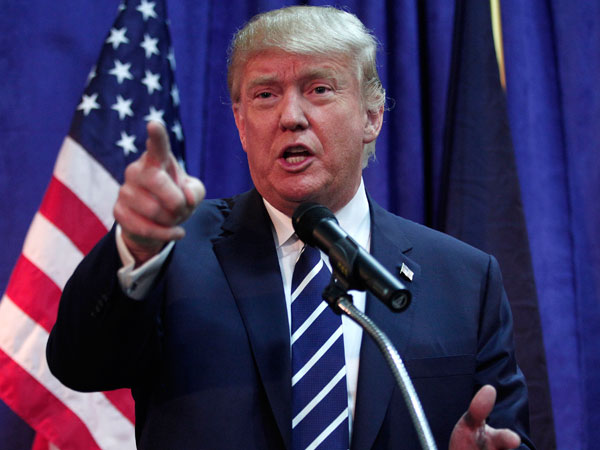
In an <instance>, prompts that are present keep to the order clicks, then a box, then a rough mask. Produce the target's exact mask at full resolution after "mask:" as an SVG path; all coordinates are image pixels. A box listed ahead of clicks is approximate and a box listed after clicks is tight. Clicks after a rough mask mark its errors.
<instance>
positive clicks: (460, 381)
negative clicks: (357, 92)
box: [47, 190, 533, 450]
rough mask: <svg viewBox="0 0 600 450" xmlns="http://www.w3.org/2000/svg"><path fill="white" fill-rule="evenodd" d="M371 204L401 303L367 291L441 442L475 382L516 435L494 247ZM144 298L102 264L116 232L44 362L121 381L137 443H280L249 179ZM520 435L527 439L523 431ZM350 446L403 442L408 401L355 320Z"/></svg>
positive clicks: (519, 406) (259, 227) (514, 378)
mask: <svg viewBox="0 0 600 450" xmlns="http://www.w3.org/2000/svg"><path fill="white" fill-rule="evenodd" d="M370 205H371V222H372V230H371V253H372V254H373V255H374V256H375V257H376V258H377V259H378V260H379V261H380V262H381V263H382V264H383V265H384V266H385V267H386V268H387V269H388V270H389V271H390V272H392V273H393V274H396V275H398V274H399V269H400V267H401V266H402V264H403V263H404V264H406V265H407V266H408V267H409V268H410V269H411V270H412V271H413V272H414V277H413V279H412V281H407V280H405V282H406V283H407V284H408V285H409V287H410V289H411V291H412V294H413V300H412V303H411V305H410V307H409V308H408V309H407V310H406V311H404V312H402V313H399V314H395V313H392V312H391V311H389V310H388V309H387V308H386V307H385V306H384V305H383V304H381V303H380V302H379V301H378V300H376V299H375V298H373V297H371V296H370V295H369V296H368V297H367V304H366V313H367V314H368V315H369V316H370V317H371V318H372V319H373V320H374V321H375V323H377V324H378V325H379V326H380V327H381V328H382V329H383V331H384V332H385V333H387V335H388V336H389V337H390V338H391V339H392V341H393V342H394V343H395V346H396V348H397V349H398V351H399V352H400V354H401V356H402V357H403V359H404V362H405V364H406V367H407V370H408V372H409V374H410V375H411V377H412V379H413V383H414V385H415V388H416V391H417V393H418V395H419V397H420V399H421V402H422V404H423V408H424V411H425V413H426V415H427V417H428V420H429V424H430V426H431V429H432V431H433V434H434V437H435V439H436V442H437V444H438V446H439V448H440V449H443V448H447V447H448V440H449V437H450V433H451V431H452V428H453V426H454V424H455V423H456V422H457V421H458V419H459V417H460V416H461V415H462V414H463V413H464V411H466V409H467V407H468V405H469V402H470V400H471V398H472V396H473V395H474V393H475V392H476V390H477V389H478V388H479V387H480V386H482V385H484V384H486V383H490V384H492V385H494V386H495V387H496V388H497V390H498V401H497V404H496V407H495V408H494V411H493V412H492V414H491V416H490V418H489V423H490V424H491V425H492V426H495V427H509V428H512V429H513V430H515V431H517V432H518V433H519V434H520V435H521V436H522V437H523V438H524V439H525V442H527V443H528V442H529V441H528V438H527V433H528V431H527V430H528V425H527V423H528V412H527V393H526V387H525V382H524V379H523V376H522V374H521V372H520V370H519V369H518V367H517V365H516V362H515V357H514V351H513V342H512V319H511V313H510V308H509V305H508V302H507V299H506V295H505V293H504V289H503V287H502V281H501V276H500V271H499V268H498V265H497V263H496V261H495V260H494V258H493V257H491V256H489V255H486V254H484V253H482V252H480V251H478V250H475V249H473V248H472V247H469V246H467V245H466V244H463V243H461V242H459V241H457V240H455V239H453V238H450V237H448V236H446V235H443V234H441V233H438V232H435V231H432V230H430V229H427V228H425V227H423V226H420V225H417V224H415V223H412V222H410V221H407V220H405V219H402V218H400V217H397V216H394V215H393V214H390V213H389V212H387V211H385V210H383V209H382V208H381V207H379V206H378V205H377V204H375V203H374V202H372V201H370ZM185 226H186V231H187V235H186V237H185V238H184V239H183V240H182V241H180V242H178V243H177V244H176V245H175V248H174V250H173V252H172V253H171V255H170V257H169V260H168V262H167V263H166V264H165V266H164V267H163V270H162V272H161V274H160V276H159V277H158V280H157V282H156V284H155V286H154V288H153V289H152V291H151V292H150V294H148V296H147V298H145V299H144V300H143V301H135V300H132V299H130V298H128V297H127V296H125V295H124V294H123V293H122V291H121V289H120V287H119V285H118V281H117V278H116V271H117V268H118V267H119V266H120V264H121V263H120V259H119V256H118V253H117V250H116V245H115V239H114V232H111V233H109V234H108V235H107V236H106V237H105V238H104V239H103V240H102V241H101V242H100V243H99V244H98V245H97V246H96V247H95V249H94V250H93V251H92V252H91V253H90V254H89V255H88V256H87V257H86V258H85V259H84V260H83V262H82V263H81V264H80V266H79V267H78V269H77V270H76V271H75V273H74V275H73V276H72V278H71V280H70V281H69V282H68V284H67V286H66V287H65V289H64V292H63V297H62V299H61V304H60V308H59V313H58V319H57V322H56V325H55V327H54V328H53V330H52V332H51V335H50V338H49V341H48V347H47V356H48V362H49V365H50V368H51V370H52V372H53V373H54V374H55V375H56V376H57V377H58V378H59V379H60V380H61V381H62V382H63V383H64V384H66V385H67V386H69V387H71V388H73V389H78V390H83V391H92V390H109V389H115V388H122V387H130V388H131V389H132V393H133V396H134V398H135V402H136V434H137V442H138V447H139V448H141V449H161V450H164V449H257V450H267V449H289V448H290V442H291V422H292V417H291V395H292V394H291V381H290V380H291V363H290V337H289V328H288V319H287V312H286V307H285V302H284V294H283V286H282V281H281V274H280V269H279V264H278V260H277V254H276V249H275V245H274V242H273V235H272V230H271V224H270V219H269V216H268V214H267V212H266V210H265V208H264V205H263V202H262V199H261V197H260V196H259V195H258V193H257V192H256V191H255V190H252V191H250V192H248V193H245V194H242V195H240V196H237V197H235V198H233V199H226V200H210V201H204V202H203V203H202V204H201V205H200V207H199V208H198V210H197V211H196V212H195V213H194V215H193V216H192V218H190V220H188V221H187V222H186V225H185ZM528 445H529V446H530V447H531V448H533V446H532V445H531V444H530V443H529V444H528ZM351 448H352V449H354V450H363V449H417V448H419V442H418V440H417V436H416V433H415V432H414V429H413V425H412V422H411V420H410V416H409V413H408V410H407V408H406V406H405V404H404V401H403V399H402V396H401V393H400V391H399V389H398V387H397V386H396V385H395V382H394V378H393V376H392V374H391V372H390V370H389V369H388V367H387V366H386V363H385V360H384V359H383V357H382V356H381V355H380V353H379V350H378V349H377V348H376V346H375V344H374V343H373V342H372V341H371V339H370V337H369V336H367V335H366V334H364V336H363V341H362V346H361V355H360V368H359V377H358V392H357V400H356V411H355V417H354V426H353V436H352V443H351Z"/></svg>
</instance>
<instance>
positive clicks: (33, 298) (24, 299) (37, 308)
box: [6, 254, 61, 333]
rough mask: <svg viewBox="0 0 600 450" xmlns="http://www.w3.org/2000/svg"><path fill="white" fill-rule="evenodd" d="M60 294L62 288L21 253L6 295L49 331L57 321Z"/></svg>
mask: <svg viewBox="0 0 600 450" xmlns="http://www.w3.org/2000/svg"><path fill="white" fill-rule="evenodd" d="M57 264H59V262H57ZM60 294H61V290H60V288H59V287H58V286H57V285H56V284H54V282H53V281H52V280H51V279H50V278H48V277H47V276H46V274H45V273H44V272H42V271H41V270H40V269H38V268H37V267H36V266H35V265H34V264H32V263H31V261H29V260H28V259H27V258H26V257H25V256H24V255H23V254H21V256H20V257H19V259H18V260H17V264H16V265H15V268H14V269H13V273H12V275H11V277H10V281H9V283H8V287H7V288H6V295H8V297H10V299H11V300H12V301H13V303H14V304H15V305H17V306H18V307H19V308H21V309H22V310H23V311H24V312H25V313H26V314H27V315H28V316H29V317H31V318H32V319H33V320H35V321H36V322H37V323H38V324H39V325H40V326H41V327H43V328H44V329H45V330H46V331H47V332H48V333H49V332H50V330H51V329H52V326H53V325H54V322H56V314H57V312H58V303H59V300H60Z"/></svg>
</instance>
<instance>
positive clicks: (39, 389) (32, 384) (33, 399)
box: [0, 350, 100, 450]
mask: <svg viewBox="0 0 600 450" xmlns="http://www.w3.org/2000/svg"><path fill="white" fill-rule="evenodd" d="M0 367H2V377H0V395H1V396H2V398H3V400H4V401H5V403H6V404H7V405H8V406H9V407H10V408H11V409H12V410H13V411H15V412H16V413H17V414H18V415H19V416H21V417H22V418H23V419H24V420H25V421H26V422H27V423H29V425H30V426H32V427H33V428H35V429H36V430H38V431H40V432H41V433H42V434H43V435H44V437H46V438H47V439H48V440H49V441H50V442H52V443H54V445H56V446H57V447H58V448H60V449H61V450H100V447H99V446H98V445H97V444H96V441H94V438H93V437H92V435H91V434H90V432H89V431H88V429H87V428H86V426H85V424H84V423H83V422H82V421H81V420H80V419H79V417H77V415H75V414H74V413H73V412H72V411H71V410H70V409H69V408H67V406H65V404H64V403H62V402H61V401H60V400H58V399H57V398H56V397H55V396H54V395H52V393H51V392H50V391H48V390H47V389H46V388H45V387H44V386H42V385H41V384H40V383H39V382H38V381H37V380H35V379H34V378H32V377H31V375H29V373H27V372H26V371H25V370H24V369H23V368H21V366H19V365H18V364H16V363H15V362H14V361H13V360H12V359H11V358H10V357H9V356H8V355H7V354H6V353H4V352H3V351H2V350H0Z"/></svg>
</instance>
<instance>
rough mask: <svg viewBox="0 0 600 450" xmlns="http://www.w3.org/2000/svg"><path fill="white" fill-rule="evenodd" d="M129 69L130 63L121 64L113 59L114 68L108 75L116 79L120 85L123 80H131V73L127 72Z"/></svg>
mask: <svg viewBox="0 0 600 450" xmlns="http://www.w3.org/2000/svg"><path fill="white" fill-rule="evenodd" d="M130 67H131V63H126V64H123V63H122V62H121V61H119V60H118V59H115V67H114V68H113V69H111V70H110V71H109V72H108V73H109V74H111V75H114V76H115V77H117V81H118V82H119V84H121V83H123V80H124V79H128V80H133V75H131V72H130V71H129V68H130Z"/></svg>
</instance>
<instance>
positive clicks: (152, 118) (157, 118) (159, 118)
mask: <svg viewBox="0 0 600 450" xmlns="http://www.w3.org/2000/svg"><path fill="white" fill-rule="evenodd" d="M164 114H165V112H164V111H163V110H162V109H158V110H157V109H156V108H155V107H154V106H151V107H150V112H149V113H148V115H147V116H144V120H145V121H147V122H160V123H162V124H163V125H165V120H164V119H163V115H164Z"/></svg>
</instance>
